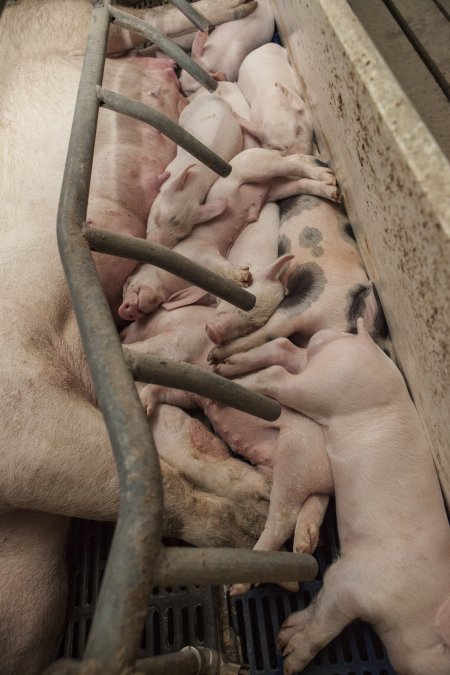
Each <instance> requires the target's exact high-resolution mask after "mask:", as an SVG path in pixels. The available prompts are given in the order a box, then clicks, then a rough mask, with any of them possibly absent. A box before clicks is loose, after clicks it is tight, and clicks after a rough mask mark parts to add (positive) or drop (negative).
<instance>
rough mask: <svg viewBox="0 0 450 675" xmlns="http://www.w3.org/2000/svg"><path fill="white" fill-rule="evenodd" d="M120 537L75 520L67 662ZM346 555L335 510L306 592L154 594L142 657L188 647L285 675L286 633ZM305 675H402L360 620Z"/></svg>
mask: <svg viewBox="0 0 450 675" xmlns="http://www.w3.org/2000/svg"><path fill="white" fill-rule="evenodd" d="M113 532H114V525H112V524H111V523H98V522H91V521H81V520H80V521H74V524H73V530H72V537H71V543H70V549H69V559H70V576H69V588H70V591H69V603H68V616H67V626H66V631H65V635H64V639H63V643H62V645H61V650H60V656H70V657H73V658H81V657H82V654H83V651H84V647H85V644H86V639H87V636H88V633H89V628H90V624H91V621H92V616H93V613H94V609H95V604H96V599H97V595H98V590H99V587H100V583H101V579H102V576H103V571H104V568H105V563H106V558H107V555H108V550H109V546H110V542H111V538H112V535H113ZM177 543H179V542H177ZM337 555H338V538H337V532H336V521H335V515H334V509H333V508H332V507H331V508H330V509H329V510H328V513H327V516H326V518H325V522H324V525H323V526H322V534H321V540H320V542H319V546H318V547H317V551H316V553H315V556H316V558H317V560H318V563H319V574H318V577H317V579H315V580H314V581H311V582H307V583H303V584H302V586H301V589H300V591H299V592H298V593H290V592H288V591H285V590H283V589H282V588H279V587H278V586H275V585H272V584H266V585H263V586H260V587H258V588H254V589H253V590H251V591H250V592H249V593H247V594H246V595H242V596H238V597H235V598H229V597H228V596H227V594H226V591H225V589H224V588H218V587H200V586H190V587H172V588H154V589H153V591H152V593H151V596H150V598H149V609H148V613H147V617H146V620H145V625H144V627H143V632H142V640H141V653H140V656H157V655H159V654H166V653H169V652H174V651H178V650H179V649H181V648H182V647H184V646H186V645H194V646H198V647H202V646H204V647H211V648H213V649H218V650H221V651H222V653H223V655H224V659H225V660H226V661H231V662H240V663H243V664H247V665H248V666H249V672H250V673H251V675H278V674H279V675H282V673H283V667H282V663H283V659H282V656H281V654H280V652H279V651H277V649H276V646H275V639H276V634H277V632H278V629H279V627H280V625H281V623H282V622H283V621H284V619H285V618H286V617H287V616H288V615H289V614H290V613H291V612H294V611H297V610H298V609H302V608H303V607H305V606H307V605H308V604H309V603H310V601H311V599H312V598H313V597H314V595H315V594H316V593H317V592H318V590H319V589H320V587H321V586H322V578H323V574H324V572H325V570H326V568H327V567H328V566H329V565H330V564H331V562H332V561H333V560H334V559H335V558H336V556H337ZM303 673H304V674H305V675H395V671H394V670H393V668H392V666H391V665H390V663H389V661H388V659H387V656H386V652H385V650H384V647H383V645H382V644H381V642H380V640H379V638H378V637H377V635H376V634H375V632H374V631H373V630H372V629H371V627H370V626H369V625H368V624H366V623H364V622H362V621H355V622H353V623H352V624H351V625H350V626H348V627H347V628H346V629H345V630H344V631H343V632H342V633H341V634H340V635H339V636H338V637H337V638H336V639H335V640H333V641H332V642H331V643H330V644H329V645H328V646H327V647H326V648H324V649H323V650H322V651H321V652H319V654H317V656H316V657H315V659H314V661H313V662H311V663H310V664H309V665H308V666H307V667H306V668H305V669H304V670H303Z"/></svg>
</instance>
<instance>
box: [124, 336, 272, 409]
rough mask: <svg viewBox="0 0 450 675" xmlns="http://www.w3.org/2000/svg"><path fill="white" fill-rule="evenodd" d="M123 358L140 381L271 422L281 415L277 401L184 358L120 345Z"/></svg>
mask: <svg viewBox="0 0 450 675" xmlns="http://www.w3.org/2000/svg"><path fill="white" fill-rule="evenodd" d="M123 351H124V355H125V361H126V363H127V364H128V366H129V368H130V370H131V372H132V373H133V375H134V377H135V379H136V380H138V381H139V382H151V383H152V384H160V385H163V386H165V387H173V388H174V389H184V390H185V391H190V392H192V393H194V394H199V395H200V396H205V397H206V398H211V399H213V400H214V401H219V403H223V404H224V405H229V406H231V407H232V408H236V410H242V411H243V412H246V413H248V414H250V415H255V417H260V418H261V419H263V420H268V421H269V422H273V421H274V420H277V419H278V418H279V416H280V415H281V405H280V404H279V403H278V401H275V400H274V399H272V398H268V397H267V396H262V394H257V393H256V392H254V391H251V390H250V389H247V388H246V387H243V386H242V385H241V384H238V383H237V382H232V381H231V380H227V378H226V377H222V376H221V375H216V373H212V372H211V371H210V370H207V369H206V368H200V367H199V366H194V365H192V364H191V363H185V362H184V361H181V362H179V361H173V360H171V359H163V358H159V357H158V356H153V355H151V354H143V353H142V352H137V351H135V350H133V349H130V348H129V347H123Z"/></svg>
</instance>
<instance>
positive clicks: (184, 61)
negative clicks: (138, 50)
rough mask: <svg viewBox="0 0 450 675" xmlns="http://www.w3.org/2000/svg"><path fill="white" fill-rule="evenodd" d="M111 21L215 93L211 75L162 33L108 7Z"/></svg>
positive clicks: (115, 8)
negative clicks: (150, 44)
mask: <svg viewBox="0 0 450 675" xmlns="http://www.w3.org/2000/svg"><path fill="white" fill-rule="evenodd" d="M110 12H111V20H112V21H114V22H115V23H117V25H118V26H120V27H121V28H125V29H126V30H129V31H131V32H132V33H138V34H139V35H142V36H143V37H145V39H146V40H150V41H151V42H153V43H154V44H156V45H158V47H159V48H160V49H161V50H162V51H163V52H164V53H165V54H167V55H168V56H170V57H171V58H172V59H173V60H174V61H176V62H177V63H178V65H179V66H181V67H182V68H184V70H186V71H187V72H188V73H189V75H192V77H193V78H194V79H195V80H197V82H200V84H201V85H202V86H203V87H206V89H208V91H215V90H216V89H217V82H216V80H215V79H214V78H212V77H211V75H208V73H207V72H206V71H205V70H203V68H201V67H200V66H199V65H198V63H196V62H195V61H193V60H192V59H191V57H190V56H188V55H187V54H186V53H185V52H184V51H183V50H182V49H181V47H179V46H178V45H177V44H175V42H173V41H172V40H170V39H169V38H168V37H167V36H166V35H164V33H161V32H160V31H159V30H158V29H157V28H154V27H153V26H150V24H148V23H146V22H145V21H142V19H138V18H137V17H135V16H132V15H131V14H128V12H123V11H122V10H120V9H117V7H110Z"/></svg>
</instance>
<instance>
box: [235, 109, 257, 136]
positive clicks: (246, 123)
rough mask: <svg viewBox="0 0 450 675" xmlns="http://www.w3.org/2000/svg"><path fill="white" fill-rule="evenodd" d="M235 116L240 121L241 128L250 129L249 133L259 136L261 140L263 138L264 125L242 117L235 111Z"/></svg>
mask: <svg viewBox="0 0 450 675" xmlns="http://www.w3.org/2000/svg"><path fill="white" fill-rule="evenodd" d="M233 117H234V118H235V119H236V120H237V121H238V122H239V124H240V125H241V129H243V130H244V131H248V133H249V134H251V135H252V136H254V137H255V138H257V139H258V140H259V141H260V140H261V136H262V127H261V125H260V124H257V123H256V122H252V121H251V120H246V119H245V118H244V117H241V116H240V115H237V114H236V113H233Z"/></svg>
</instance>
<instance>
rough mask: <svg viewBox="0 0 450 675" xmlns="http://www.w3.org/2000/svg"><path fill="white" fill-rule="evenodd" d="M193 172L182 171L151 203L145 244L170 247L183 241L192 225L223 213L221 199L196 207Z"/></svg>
mask: <svg viewBox="0 0 450 675" xmlns="http://www.w3.org/2000/svg"><path fill="white" fill-rule="evenodd" d="M196 168H197V164H190V165H189V166H187V167H185V168H184V169H183V170H182V171H181V172H180V174H179V175H178V176H177V177H176V178H174V179H172V180H171V181H169V182H168V183H167V184H166V186H165V187H164V191H163V192H161V193H160V194H159V195H158V197H157V198H156V199H155V201H154V203H153V205H152V208H151V209H150V214H149V217H148V222H147V239H148V240H149V241H151V242H154V243H155V244H162V245H163V246H169V247H173V246H175V244H176V243H177V242H178V241H180V239H184V238H185V237H187V236H188V234H190V233H191V231H192V229H193V228H194V226H195V225H198V224H200V223H204V222H206V221H208V220H211V219H212V218H215V217H216V216H217V215H220V214H221V213H222V212H223V211H224V210H225V207H226V205H227V202H226V200H225V199H217V200H215V201H212V202H208V203H207V204H200V203H199V199H198V195H197V192H196V178H197V172H196ZM167 173H168V172H165V173H164V174H163V176H165V175H166V174H167Z"/></svg>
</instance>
